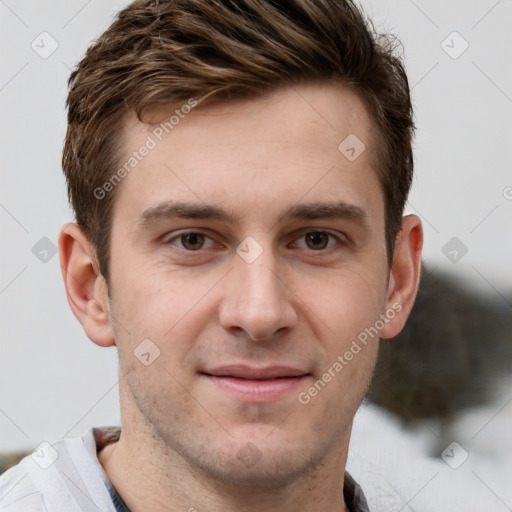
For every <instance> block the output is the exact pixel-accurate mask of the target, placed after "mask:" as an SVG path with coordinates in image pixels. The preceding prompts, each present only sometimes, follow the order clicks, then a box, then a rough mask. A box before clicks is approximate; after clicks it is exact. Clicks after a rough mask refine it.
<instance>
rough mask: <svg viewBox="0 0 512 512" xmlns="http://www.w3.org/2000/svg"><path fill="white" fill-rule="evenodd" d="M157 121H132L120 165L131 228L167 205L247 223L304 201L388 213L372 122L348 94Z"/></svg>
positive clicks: (239, 105) (289, 91)
mask: <svg viewBox="0 0 512 512" xmlns="http://www.w3.org/2000/svg"><path fill="white" fill-rule="evenodd" d="M191 100H192V102H191V101H189V102H185V103H184V105H191V104H194V101H196V99H191ZM151 117H152V118H155V116H154V113H153V114H152V115H151ZM158 119H159V121H161V120H163V121H162V123H161V124H160V123H155V124H144V123H140V122H139V121H137V119H136V118H135V116H130V117H128V118H127V120H126V124H125V127H124V134H123V135H124V136H123V152H122V155H121V159H120V161H121V166H122V165H125V167H126V168H127V171H128V172H126V173H125V175H126V177H125V178H123V180H122V183H120V188H121V190H118V196H117V198H116V204H115V206H114V216H116V215H117V216H121V217H123V218H124V220H126V221H128V222H135V221H136V220H137V218H140V216H141V215H142V213H143V211H145V210H146V209H147V208H150V207H152V206H155V205H157V204H158V203H161V202H162V201H166V200H181V201H183V200H188V201H190V200H193V201H196V202H197V201H199V202H203V203H208V204H218V205H225V206H226V207H227V209H229V210H230V211H231V212H232V213H233V214H234V215H233V217H237V218H238V219H241V221H243V220H244V218H247V217H251V216H254V214H255V213H256V214H257V215H259V216H262V215H270V214H271V213H273V214H275V215H276V216H278V215H279V212H281V211H282V210H283V207H285V206H288V207H290V206H293V205H295V204H297V203H300V201H301V199H304V200H306V199H307V201H308V202H312V201H313V202H318V201H319V200H325V201H330V202H337V201H340V200H342V201H345V202H347V204H356V205H358V206H359V207H361V208H362V209H364V210H367V209H370V210H372V209H373V210H376V209H377V210H378V209H379V208H380V206H382V205H381V203H382V197H381V196H382V194H381V193H380V187H379V185H378V180H377V175H376V173H375V170H374V166H373V165H372V163H373V160H374V157H375V154H374V150H373V146H374V143H373V141H372V139H371V136H372V122H371V119H370V116H369V115H368V112H367V110H366V108H365V107H364V105H363V103H362V102H361V101H360V99H359V98H358V97H357V95H356V94H355V93H353V92H352V91H350V90H349V89H347V88H345V87H343V86H340V85H334V84H326V83H323V84H308V85H301V86H294V87H287V88H282V89H279V90H276V91H274V92H272V93H269V94H267V95H265V96H262V97H259V98H256V99H250V100H243V101H242V100H240V101H230V102H225V103H219V104H211V105H198V106H195V107H193V108H188V107H187V108H180V106H178V107H176V106H173V108H172V109H171V110H170V111H168V112H166V111H164V110H160V111H158ZM145 148H147V149H145ZM142 153H144V155H143V156H141V154H142ZM128 161H131V163H132V164H134V165H133V167H131V168H130V165H128V166H126V163H127V162H128ZM376 195H377V196H378V197H377V198H376V197H375V196H376ZM376 199H378V200H377V201H376ZM374 213H375V214H376V215H379V212H378V211H375V212H374ZM269 219H270V217H269Z"/></svg>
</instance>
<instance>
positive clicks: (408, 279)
mask: <svg viewBox="0 0 512 512" xmlns="http://www.w3.org/2000/svg"><path fill="white" fill-rule="evenodd" d="M422 247H423V228H422V226H421V220H420V219H419V217H417V216H416V215H407V216H406V217H404V218H403V221H402V229H401V231H400V234H399V235H398V238H397V240H396V244H395V251H394V254H393V263H392V265H391V272H390V275H389V284H388V293H387V298H386V311H391V310H393V311H394V312H395V315H394V316H393V318H390V319H389V321H388V322H387V323H386V324H385V326H384V328H383V329H382V331H381V334H380V336H381V338H392V337H393V336H396V335H397V334H398V333H399V332H400V331H401V330H402V328H403V326H404V325H405V321H406V320H407V317H408V316H409V313H410V312H411V309H412V306H413V304H414V299H415V298H416V293H417V291H418V285H419V280H420V271H421V249H422Z"/></svg>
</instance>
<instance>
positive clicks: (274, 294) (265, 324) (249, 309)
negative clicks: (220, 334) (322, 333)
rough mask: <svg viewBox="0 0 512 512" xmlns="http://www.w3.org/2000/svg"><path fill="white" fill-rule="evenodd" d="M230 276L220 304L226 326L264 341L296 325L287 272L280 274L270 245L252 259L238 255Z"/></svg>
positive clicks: (222, 320)
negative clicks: (285, 277)
mask: <svg viewBox="0 0 512 512" xmlns="http://www.w3.org/2000/svg"><path fill="white" fill-rule="evenodd" d="M227 280H228V281H227V283H225V295H224V298H223V300H222V302H221V304H220V306H219V307H220V311H219V319H220V323H221V325H222V326H223V327H224V329H226V330H228V331H230V332H232V333H237V332H238V333H240V332H244V333H245V334H246V335H247V336H248V337H249V338H250V339H251V340H253V341H264V340H270V339H271V338H273V337H275V336H276V335H277V334H278V333H284V332H285V331H288V330H289V329H291V328H293V327H294V326H295V324H296V322H297V313H296V311H295V308H294V306H293V302H292V300H293V293H292V292H291V290H290V289H289V288H288V286H287V283H286V281H285V279H284V276H282V275H279V270H278V266H277V264H276V262H275V258H274V255H273V254H272V251H271V250H270V249H268V250H264V251H263V254H262V255H261V256H260V257H259V258H258V259H257V260H256V261H254V262H252V263H247V262H246V261H244V260H243V259H242V258H241V257H239V256H238V255H236V256H235V263H234V268H233V269H232V270H231V272H229V274H228V276H227Z"/></svg>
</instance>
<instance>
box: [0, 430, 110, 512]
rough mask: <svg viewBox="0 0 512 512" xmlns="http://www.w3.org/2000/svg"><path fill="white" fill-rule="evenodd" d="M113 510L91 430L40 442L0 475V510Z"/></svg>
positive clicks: (2, 511) (16, 511)
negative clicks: (51, 441) (67, 437)
mask: <svg viewBox="0 0 512 512" xmlns="http://www.w3.org/2000/svg"><path fill="white" fill-rule="evenodd" d="M98 509H99V510H102V511H105V512H114V510H115V509H114V508H113V505H112V501H111V499H110V496H109V493H108V490H107V488H106V486H105V482H104V480H103V478H102V470H101V466H100V465H99V462H98V459H97V457H96V444H95V439H94V432H93V430H92V429H91V430H89V431H87V432H86V433H85V434H84V436H83V437H81V438H70V439H64V440H62V441H58V442H57V443H54V444H53V445H51V444H49V443H41V445H39V447H38V448H37V449H36V450H35V451H34V452H33V453H32V454H30V455H28V456H27V457H25V458H24V459H22V460H21V461H20V462H19V463H18V464H17V465H16V466H14V467H12V468H11V469H9V470H8V471H6V472H5V473H4V474H3V475H1V476H0V512H53V511H55V512H57V511H59V512H60V511H62V510H66V512H67V511H69V512H74V511H77V512H78V511H88V510H98Z"/></svg>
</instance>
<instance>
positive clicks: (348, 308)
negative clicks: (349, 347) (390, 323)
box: [296, 268, 386, 345]
mask: <svg viewBox="0 0 512 512" xmlns="http://www.w3.org/2000/svg"><path fill="white" fill-rule="evenodd" d="M296 290H297V292H296V294H297V296H299V297H300V298H301V299H302V300H303V301H304V305H305V308H303V309H304V314H307V311H308V310H309V311H311V312H312V313H311V314H310V316H311V317H312V318H313V317H315V316H316V317H317V320H316V322H317V323H318V324H319V326H320V328H322V326H323V328H324V329H325V330H326V331H327V332H330V334H331V335H332V336H333V337H334V338H335V340H336V341H335V344H336V345H339V344H340V343H341V344H343V342H346V341H348V340H350V339H352V338H355V337H356V336H357V335H358V334H359V333H360V332H361V331H362V330H364V329H365V328H367V327H370V326H372V325H373V324H374V323H375V321H376V320H377V319H378V318H379V315H380V313H382V311H383V307H384V304H385V299H386V283H385V276H384V277H383V276H382V275H381V276H377V274H376V273H371V272H369V271H368V270H367V269H363V268H361V270H360V271H357V270H353V269H348V268H342V269H339V270H337V271H336V272H335V273H331V274H330V275H329V276H328V277H324V278H323V279H322V280H321V283H320V284H319V281H318V280H315V282H314V283H313V282H308V281H307V280H304V279H303V281H302V283H301V284H300V285H297V287H296ZM329 337H331V336H329Z"/></svg>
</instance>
